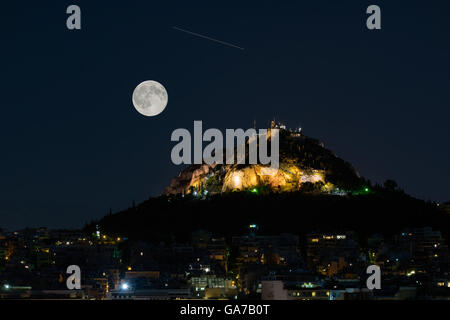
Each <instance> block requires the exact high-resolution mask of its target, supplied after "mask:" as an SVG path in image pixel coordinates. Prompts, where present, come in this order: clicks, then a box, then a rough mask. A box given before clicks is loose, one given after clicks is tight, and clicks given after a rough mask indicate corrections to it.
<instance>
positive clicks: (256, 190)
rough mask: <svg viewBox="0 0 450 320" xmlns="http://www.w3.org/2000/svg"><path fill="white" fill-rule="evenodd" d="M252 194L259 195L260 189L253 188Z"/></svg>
mask: <svg viewBox="0 0 450 320" xmlns="http://www.w3.org/2000/svg"><path fill="white" fill-rule="evenodd" d="M250 192H251V193H258V189H256V188H253V189H252V190H250Z"/></svg>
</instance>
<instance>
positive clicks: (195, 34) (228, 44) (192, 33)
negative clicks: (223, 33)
mask: <svg viewBox="0 0 450 320" xmlns="http://www.w3.org/2000/svg"><path fill="white" fill-rule="evenodd" d="M172 28H173V29H175V30H178V31H181V32H184V33H188V34H191V35H193V36H197V37H200V38H203V39H207V40H211V41H214V42H218V43H220V44H223V45H225V46H229V47H233V48H236V49H240V50H244V48H242V47H238V46H236V45H234V44H231V43H228V42H225V41H220V40H217V39H214V38H210V37H207V36H204V35H202V34H198V33H195V32H192V31H188V30H184V29H181V28H178V27H172Z"/></svg>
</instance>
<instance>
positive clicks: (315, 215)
mask: <svg viewBox="0 0 450 320" xmlns="http://www.w3.org/2000/svg"><path fill="white" fill-rule="evenodd" d="M388 187H392V186H389V184H388ZM96 224H98V225H99V227H100V229H101V230H102V231H103V232H106V233H108V234H112V235H117V236H127V237H128V238H129V239H141V240H147V241H151V242H161V241H164V242H172V241H177V242H187V241H188V240H189V238H190V235H191V234H192V232H194V231H196V230H199V229H204V230H208V231H210V232H212V233H213V234H214V235H222V236H226V237H231V236H233V235H241V234H243V233H246V232H248V229H247V228H248V226H249V224H258V226H259V232H260V233H262V234H280V233H293V234H298V235H304V234H306V233H308V232H311V231H323V232H328V231H329V232H339V231H347V230H354V231H356V232H357V233H358V235H359V236H360V237H361V238H362V239H364V238H366V237H367V236H368V235H370V234H372V233H381V234H384V235H387V236H389V235H393V234H395V233H398V232H400V231H401V230H402V229H404V228H408V227H424V226H431V227H433V228H434V229H436V230H440V231H442V232H443V235H444V236H447V238H448V235H449V233H450V228H449V226H450V215H448V213H445V212H443V211H440V210H439V209H438V207H437V206H436V205H435V204H434V203H430V202H425V201H422V200H418V199H415V198H412V197H410V196H408V195H406V194H405V193H403V192H402V191H399V190H389V189H388V188H386V187H381V186H375V187H372V188H371V189H370V192H367V193H360V194H355V195H348V196H336V195H328V194H313V193H304V192H289V193H257V194H256V193H252V192H250V191H247V192H233V193H226V194H218V195H214V196H209V197H206V198H205V199H199V198H196V197H194V196H185V197H181V196H174V197H165V196H162V197H158V198H151V199H149V200H147V201H145V202H143V203H142V204H140V205H139V206H135V207H132V208H129V209H127V210H124V211H122V212H119V213H117V214H110V215H107V216H105V217H104V218H102V219H101V220H99V221H95V222H93V223H91V224H89V225H87V226H86V230H87V231H90V232H94V230H95V225H96Z"/></svg>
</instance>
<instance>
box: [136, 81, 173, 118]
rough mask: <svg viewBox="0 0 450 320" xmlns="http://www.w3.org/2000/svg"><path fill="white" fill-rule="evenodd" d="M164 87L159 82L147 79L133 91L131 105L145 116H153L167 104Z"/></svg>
mask: <svg viewBox="0 0 450 320" xmlns="http://www.w3.org/2000/svg"><path fill="white" fill-rule="evenodd" d="M167 102H168V95H167V91H166V88H164V87H163V85H162V84H160V83H159V82H156V81H153V80H148V81H144V82H142V83H140V84H139V85H138V86H137V87H136V89H134V92H133V105H134V107H135V108H136V110H137V111H138V112H139V113H140V114H142V115H144V116H147V117H154V116H156V115H158V114H160V113H161V112H163V111H164V109H165V108H166V106H167Z"/></svg>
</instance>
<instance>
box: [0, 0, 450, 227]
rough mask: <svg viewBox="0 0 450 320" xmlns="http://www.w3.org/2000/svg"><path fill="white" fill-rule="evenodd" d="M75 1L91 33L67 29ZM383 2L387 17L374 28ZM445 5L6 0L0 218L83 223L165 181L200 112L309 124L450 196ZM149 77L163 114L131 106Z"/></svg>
mask: <svg viewBox="0 0 450 320" xmlns="http://www.w3.org/2000/svg"><path fill="white" fill-rule="evenodd" d="M70 4H77V5H79V6H80V7H81V11H82V30H80V31H69V30H68V29H67V28H66V19H67V17H68V15H67V14H66V8H67V6H69V5H70ZM371 4H377V5H379V6H380V7H381V13H382V29H381V30H375V31H370V30H368V29H367V28H366V19H367V17H368V15H367V14H366V8H367V6H369V5H371ZM449 10H450V5H449V4H448V2H444V1H439V2H438V1H432V2H431V1H424V0H423V1H354V0H353V1H350V0H348V1H336V0H328V1H308V2H306V1H295V2H294V1H289V2H288V1H285V2H282V1H258V2H256V1H255V2H252V3H250V1H248V2H246V4H244V1H239V2H237V1H236V2H232V1H205V2H198V1H180V2H179V3H177V2H170V1H130V0H129V1H78V0H73V1H28V2H23V1H8V3H6V2H5V3H2V8H1V10H0V34H1V50H0V61H1V69H0V70H1V77H0V82H1V85H0V88H1V89H0V90H1V97H0V98H1V100H0V105H1V111H2V112H1V117H0V145H1V154H0V228H1V227H3V228H9V229H10V230H11V229H16V228H23V227H25V226H30V227H38V226H47V227H51V228H55V227H81V226H83V224H84V223H85V222H89V221H91V220H92V219H96V218H99V217H101V216H103V215H105V214H107V213H108V212H109V209H110V208H111V209H112V210H113V212H115V211H119V210H122V209H125V208H127V207H129V206H131V204H132V202H133V201H135V202H136V203H139V202H141V201H143V200H145V199H147V198H148V197H150V196H156V195H158V194H160V193H161V191H162V190H163V188H164V187H165V186H167V185H168V184H169V182H170V180H171V178H172V177H173V176H175V175H176V174H177V173H178V172H179V171H180V170H181V169H182V167H178V166H175V165H173V164H172V163H171V160H170V151H171V149H172V147H173V146H174V145H175V143H172V142H171V141H170V135H171V132H172V131H173V130H174V129H176V128H187V129H188V130H189V131H191V132H192V131H193V121H194V120H202V121H203V127H204V130H205V129H207V128H219V129H225V128H249V127H252V126H253V120H256V122H257V126H258V127H265V126H266V125H267V124H268V122H269V121H270V120H271V119H273V118H275V119H276V120H279V121H281V122H284V123H285V124H286V125H287V126H288V127H297V126H301V127H302V128H303V131H304V133H305V134H306V135H308V136H311V137H314V138H318V139H320V140H322V141H323V142H324V143H325V146H326V147H327V148H329V149H331V150H333V151H335V152H336V154H337V155H338V156H340V157H342V158H343V159H345V160H347V161H349V162H351V163H352V164H353V165H354V166H355V167H356V168H357V169H358V171H359V172H360V173H361V174H362V175H363V176H365V177H367V178H369V179H371V180H372V181H374V182H380V183H382V182H383V181H384V180H386V179H389V178H391V179H394V180H396V181H397V182H398V184H399V186H400V187H401V188H403V189H404V190H405V191H406V192H408V193H410V194H412V195H414V196H417V197H419V198H422V199H425V200H434V201H446V200H447V201H448V200H450V192H449V187H448V183H449V182H448V181H449V180H450V168H449V163H450V148H449V143H448V141H449V140H448V139H449V137H450V126H449V119H450V109H449V106H450V89H449V83H450V81H449V80H450V79H449V77H450V59H449V57H450V41H449V40H450V39H449V35H450V25H449V23H448V14H449V12H450V11H449ZM174 26H176V27H179V28H183V29H187V30H190V31H193V32H196V33H200V34H203V35H206V36H209V37H212V38H216V39H219V40H222V41H226V42H230V43H232V44H235V45H237V46H239V47H243V48H245V50H239V49H236V48H233V47H229V46H225V45H222V44H219V43H216V42H213V41H209V40H206V39H202V38H199V37H195V36H192V35H189V34H186V33H183V32H180V31H177V30H174V29H173V27H174ZM144 80H156V81H158V82H160V83H161V84H163V85H164V86H165V88H166V89H167V91H168V94H169V104H168V106H167V108H166V110H165V111H164V112H163V113H162V114H160V115H159V116H156V117H144V116H142V115H140V114H139V113H138V112H136V110H135V109H134V107H133V105H132V102H131V95H132V92H133V90H134V88H135V87H136V85H138V84H139V83H140V82H142V81H144ZM180 214H182V212H180Z"/></svg>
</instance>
